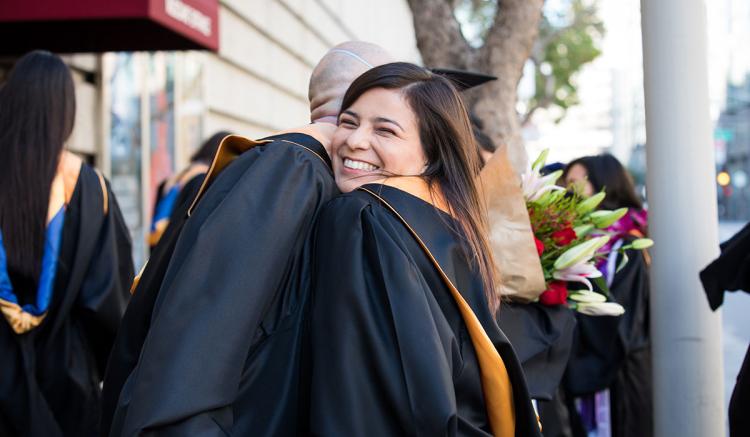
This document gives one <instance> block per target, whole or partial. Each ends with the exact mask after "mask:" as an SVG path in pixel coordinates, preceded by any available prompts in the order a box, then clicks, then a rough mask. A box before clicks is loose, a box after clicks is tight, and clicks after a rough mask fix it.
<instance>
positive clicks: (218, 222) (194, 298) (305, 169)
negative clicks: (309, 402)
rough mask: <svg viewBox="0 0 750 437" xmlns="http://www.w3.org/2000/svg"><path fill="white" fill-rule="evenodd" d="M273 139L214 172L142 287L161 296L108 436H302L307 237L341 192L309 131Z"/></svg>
mask: <svg viewBox="0 0 750 437" xmlns="http://www.w3.org/2000/svg"><path fill="white" fill-rule="evenodd" d="M270 139H271V140H272V141H271V142H270V143H266V144H264V145H261V146H256V147H254V148H252V149H250V150H248V151H246V152H244V153H243V154H242V155H240V156H239V157H237V158H236V159H235V160H234V161H233V162H232V163H231V164H230V165H228V166H227V167H226V168H225V169H224V170H223V171H222V172H221V173H220V174H219V175H218V177H216V178H215V180H214V181H213V182H212V183H211V185H210V186H209V188H208V190H207V191H205V194H204V195H203V197H202V198H201V200H200V202H199V203H198V205H197V207H196V208H195V209H194V211H193V212H192V215H191V216H190V217H189V218H188V219H187V220H186V221H185V222H184V225H183V227H182V229H181V231H180V232H179V236H178V238H177V242H176V244H175V247H174V252H173V253H172V256H171V257H170V259H169V266H168V267H167V269H166V273H165V274H164V277H163V279H162V281H161V285H160V287H159V288H158V290H157V289H156V288H153V289H151V290H145V289H144V290H142V291H148V292H157V291H158V295H157V296H156V298H155V300H154V301H153V309H152V311H151V312H152V314H151V318H150V327H149V329H148V332H147V333H146V335H145V339H144V341H143V345H142V347H141V351H140V353H139V358H138V362H137V364H136V366H135V368H134V369H133V370H132V371H131V372H130V374H129V375H128V376H127V378H126V380H125V382H124V384H123V387H122V390H121V391H120V394H119V396H118V401H117V405H116V408H115V410H114V415H113V419H112V426H111V429H110V432H109V434H110V435H111V436H136V435H139V436H140V435H160V436H193V435H196V436H197V435H200V436H224V435H227V434H231V435H243V436H245V435H247V436H250V435H252V436H266V435H267V436H272V435H273V436H276V435H279V436H284V435H294V434H295V433H296V432H297V425H298V423H300V421H299V420H298V414H300V411H299V408H298V407H299V405H300V402H302V400H301V398H300V396H301V394H302V388H301V383H300V382H299V379H298V377H299V375H300V373H301V371H300V366H301V365H302V338H301V335H302V322H303V320H304V311H303V310H304V308H306V306H305V305H304V297H305V296H306V293H303V291H304V290H307V287H306V286H305V285H304V283H301V282H303V281H304V280H305V278H307V277H309V275H305V274H303V273H302V270H304V269H305V268H306V266H307V265H309V259H308V258H309V256H308V255H307V253H306V251H305V247H306V240H307V237H308V235H309V234H310V232H311V230H312V226H313V223H314V220H315V218H316V216H317V213H318V210H319V209H320V208H321V207H322V205H323V204H324V203H325V202H327V201H328V200H329V199H331V198H332V197H333V196H334V195H335V194H337V189H336V187H335V184H334V181H333V177H332V174H331V170H330V162H329V161H327V159H328V158H327V155H326V152H325V149H324V148H323V146H322V145H321V144H320V143H318V142H317V141H316V140H314V139H313V138H312V137H309V136H307V135H302V134H284V135H281V136H277V137H272V138H270ZM150 264H151V263H149V265H150ZM153 268H156V266H154V267H153ZM139 288H140V287H139ZM138 292H140V290H138V291H136V293H138ZM112 359H113V360H116V359H118V358H117V356H115V355H113V357H112ZM114 389H115V388H114V387H113V390H114ZM108 390H109V388H108Z"/></svg>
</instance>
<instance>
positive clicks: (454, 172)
mask: <svg viewBox="0 0 750 437" xmlns="http://www.w3.org/2000/svg"><path fill="white" fill-rule="evenodd" d="M374 88H385V89H391V90H401V92H402V93H403V95H404V98H405V100H406V101H407V102H408V104H409V106H410V107H411V109H412V111H414V114H415V115H416V118H417V121H418V125H419V136H420V140H421V143H422V147H423V148H424V154H425V156H426V157H427V168H426V170H425V171H424V173H423V174H422V175H420V176H421V177H423V178H424V179H425V180H426V181H427V183H428V184H429V186H430V187H435V185H437V186H438V187H439V188H440V191H441V192H442V194H443V195H444V196H445V200H446V201H447V203H448V206H449V208H450V209H451V213H452V215H453V216H454V217H455V218H456V219H457V222H458V224H459V226H460V229H458V230H457V232H456V234H457V235H458V236H459V238H461V240H462V241H463V242H464V243H465V246H466V250H467V252H468V253H467V257H468V258H469V261H470V262H472V263H475V264H476V265H478V266H479V273H480V275H481V276H482V280H483V282H484V288H485V293H486V295H487V300H488V302H489V305H490V308H491V309H492V310H493V311H494V310H495V309H497V306H498V304H499V301H500V299H499V296H497V294H496V292H495V281H494V277H495V268H494V263H493V260H492V251H491V250H490V245H489V242H488V238H487V232H488V231H487V229H488V226H487V219H486V215H487V213H486V206H485V204H484V202H483V201H482V200H481V197H480V194H479V190H478V186H477V181H476V178H477V176H478V174H479V171H480V170H481V163H480V160H479V156H478V154H477V145H476V142H475V139H474V135H473V133H472V128H471V122H470V121H469V116H468V113H467V111H466V107H465V106H464V103H463V101H462V100H461V97H460V95H459V94H458V91H456V89H455V88H454V86H453V85H452V84H451V82H450V81H449V80H448V79H446V78H444V77H442V76H439V75H436V74H433V73H431V72H430V71H428V70H426V69H424V68H421V67H418V66H416V65H414V64H409V63H405V62H395V63H391V64H385V65H381V66H379V67H375V68H373V69H371V70H368V71H367V72H366V73H364V74H363V75H361V76H359V78H357V79H356V80H355V81H354V82H353V83H352V84H351V86H350V87H349V89H348V90H347V91H346V94H345V95H344V100H343V102H342V106H341V110H342V111H343V110H346V109H347V108H349V107H351V106H352V105H353V104H354V102H355V101H356V100H357V99H358V98H359V97H360V96H361V95H362V94H364V93H365V92H367V91H368V90H371V89H374Z"/></svg>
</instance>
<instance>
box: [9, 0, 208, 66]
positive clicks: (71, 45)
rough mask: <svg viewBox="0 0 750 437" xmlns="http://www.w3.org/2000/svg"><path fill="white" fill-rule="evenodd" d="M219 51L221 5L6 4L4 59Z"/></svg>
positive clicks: (103, 0) (194, 1)
mask: <svg viewBox="0 0 750 437" xmlns="http://www.w3.org/2000/svg"><path fill="white" fill-rule="evenodd" d="M218 48H219V20H218V0H70V1H61V0H2V1H0V54H3V55H17V54H22V53H25V52H27V51H29V50H33V49H46V50H51V51H54V52H61V53H72V52H104V51H135V50H188V49H189V50H212V51H216V50H218Z"/></svg>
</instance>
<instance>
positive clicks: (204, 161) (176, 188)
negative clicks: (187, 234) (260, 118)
mask: <svg viewBox="0 0 750 437" xmlns="http://www.w3.org/2000/svg"><path fill="white" fill-rule="evenodd" d="M231 134H232V133H231V132H228V131H219V132H216V133H215V134H213V135H211V137H210V138H208V139H207V140H206V141H204V142H203V144H202V145H201V147H200V148H199V149H198V150H197V151H196V152H195V153H194V154H193V156H191V157H190V164H189V165H188V166H187V167H186V168H185V169H184V170H182V171H181V172H179V173H177V174H175V175H173V176H171V177H169V178H167V179H166V180H164V181H162V183H161V184H159V188H157V189H156V201H155V202H154V214H153V217H152V219H151V231H150V234H149V236H148V245H149V247H150V248H151V250H152V251H153V250H154V248H155V247H156V244H157V243H158V242H159V240H160V239H161V237H162V235H164V231H165V230H166V229H167V225H169V222H170V221H171V220H172V218H173V217H172V215H173V214H174V213H175V211H179V208H175V207H176V206H177V205H181V204H182V203H184V202H185V199H184V197H185V193H191V194H194V192H193V191H194V190H192V189H185V187H193V186H196V185H197V186H200V184H201V182H203V176H204V175H205V174H206V172H208V167H209V166H210V165H211V161H212V160H213V159H214V155H216V150H217V149H218V148H219V144H220V143H221V140H223V139H224V137H227V136H229V135H231Z"/></svg>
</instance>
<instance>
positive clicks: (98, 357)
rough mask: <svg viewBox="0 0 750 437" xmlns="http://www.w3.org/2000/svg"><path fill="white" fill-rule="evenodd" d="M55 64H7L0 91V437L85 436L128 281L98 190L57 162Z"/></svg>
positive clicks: (64, 95)
mask: <svg viewBox="0 0 750 437" xmlns="http://www.w3.org/2000/svg"><path fill="white" fill-rule="evenodd" d="M74 119H75V89H74V85H73V79H72V78H71V75H70V71H69V70H68V67H67V66H66V65H65V64H64V63H63V61H62V60H61V59H60V58H59V57H57V56H55V55H53V54H51V53H49V52H43V51H35V52H31V53H29V54H27V55H25V56H23V57H22V58H21V59H19V60H18V62H17V63H16V65H15V66H14V68H13V70H12V71H11V72H10V75H9V77H8V81H7V82H6V83H5V84H4V85H3V86H2V88H0V310H2V315H3V318H2V320H0V357H2V358H0V362H1V363H2V366H1V367H0V435H2V436H30V437H37V436H38V437H58V436H82V437H86V436H97V435H99V433H98V421H99V402H100V388H99V387H100V382H101V379H102V376H103V373H104V365H105V363H106V359H107V356H108V354H109V351H110V348H111V346H112V342H113V340H114V336H115V331H116V329H117V325H118V323H119V321H120V317H121V316H122V313H123V311H124V310H125V304H126V302H127V298H128V287H129V286H130V282H131V280H132V277H133V262H132V259H131V254H130V251H131V242H130V237H129V235H128V231H127V227H126V226H125V223H124V221H123V218H122V215H121V214H120V210H119V208H118V206H117V202H116V201H115V197H114V195H113V194H112V192H111V191H110V189H109V184H108V183H107V182H106V180H105V179H104V178H103V177H102V175H101V174H100V173H99V172H97V171H96V170H94V169H92V168H91V167H89V166H88V165H86V164H84V163H83V162H82V161H81V159H80V158H78V157H76V156H75V155H73V154H72V153H69V152H67V151H65V150H64V144H65V142H66V141H67V139H68V138H69V137H70V134H71V132H72V131H73V124H74Z"/></svg>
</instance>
